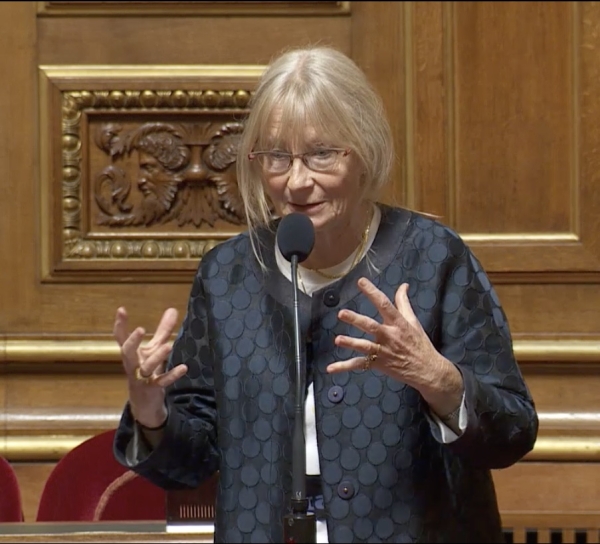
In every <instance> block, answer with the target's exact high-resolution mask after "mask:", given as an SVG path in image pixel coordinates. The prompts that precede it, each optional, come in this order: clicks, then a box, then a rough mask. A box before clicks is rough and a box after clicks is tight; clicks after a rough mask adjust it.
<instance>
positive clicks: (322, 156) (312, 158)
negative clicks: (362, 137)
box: [248, 147, 350, 174]
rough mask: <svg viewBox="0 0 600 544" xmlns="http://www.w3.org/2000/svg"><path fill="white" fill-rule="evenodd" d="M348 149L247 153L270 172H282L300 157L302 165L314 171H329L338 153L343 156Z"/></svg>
mask: <svg viewBox="0 0 600 544" xmlns="http://www.w3.org/2000/svg"><path fill="white" fill-rule="evenodd" d="M348 153H350V149H340V148H336V147H328V148H324V147H321V148H319V149H314V150H313V151H307V152H306V153H287V152H286V151H254V152H252V153H249V154H248V158H249V159H250V160H251V161H252V160H254V159H257V160H258V162H259V163H260V165H261V166H262V167H263V168H264V169H265V170H266V171H267V172H269V173H271V174H283V173H284V172H287V171H288V170H289V169H290V168H291V167H292V163H293V162H294V159H296V158H298V159H301V160H302V162H303V163H304V165H305V166H306V167H307V168H309V169H310V170H313V171H315V172H331V170H333V169H335V167H336V166H337V164H338V161H339V158H340V155H341V156H342V157H345V156H346V155H348Z"/></svg>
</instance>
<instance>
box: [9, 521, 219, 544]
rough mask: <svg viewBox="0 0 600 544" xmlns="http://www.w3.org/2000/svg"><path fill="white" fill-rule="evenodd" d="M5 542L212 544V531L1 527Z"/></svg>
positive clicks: (121, 525)
mask: <svg viewBox="0 0 600 544" xmlns="http://www.w3.org/2000/svg"><path fill="white" fill-rule="evenodd" d="M3 542H128V543H135V542H139V543H144V544H146V543H152V542H156V543H159V542H161V543H164V542H169V543H170V542H172V543H175V542H197V543H201V544H204V543H208V542H211V543H212V542H213V527H212V525H210V524H209V525H207V526H206V527H203V528H201V529H200V528H198V530H194V531H193V532H189V529H188V530H187V531H186V532H179V530H178V531H177V532H175V531H174V530H172V529H171V528H169V529H168V530H167V525H166V523H165V522H164V521H147V522H111V521H105V522H100V523H89V522H78V523H74V522H56V523H0V543H3Z"/></svg>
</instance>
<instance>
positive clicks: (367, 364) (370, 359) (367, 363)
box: [363, 354, 377, 370]
mask: <svg viewBox="0 0 600 544" xmlns="http://www.w3.org/2000/svg"><path fill="white" fill-rule="evenodd" d="M375 360H377V355H376V354H375V355H365V364H364V366H363V370H369V368H371V363H372V362H373V361H375Z"/></svg>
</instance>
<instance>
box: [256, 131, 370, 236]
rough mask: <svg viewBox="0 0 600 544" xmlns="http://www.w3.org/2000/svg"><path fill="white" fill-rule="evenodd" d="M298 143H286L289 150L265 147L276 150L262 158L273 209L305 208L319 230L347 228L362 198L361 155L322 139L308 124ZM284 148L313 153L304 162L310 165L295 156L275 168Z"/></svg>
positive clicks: (283, 158)
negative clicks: (290, 162) (285, 168)
mask: <svg viewBox="0 0 600 544" xmlns="http://www.w3.org/2000/svg"><path fill="white" fill-rule="evenodd" d="M297 142H298V143H297V144H295V145H290V146H286V147H288V148H287V149H280V148H274V149H273V148H270V149H264V151H271V152H279V153H275V154H271V155H268V156H263V157H262V173H263V179H264V184H265V190H266V192H267V194H268V195H269V197H270V199H271V201H272V203H273V206H274V207H275V210H276V212H277V213H278V214H279V215H280V216H282V217H283V216H285V215H288V214H290V213H297V212H299V213H303V214H305V215H307V216H308V217H309V218H310V219H311V221H312V222H313V225H314V227H315V231H317V232H327V231H331V232H334V231H336V230H337V229H340V228H345V227H346V226H347V225H348V224H350V223H351V222H352V220H353V217H354V216H355V213H356V212H357V210H358V207H359V205H360V202H361V199H362V192H361V186H360V185H361V184H360V179H361V172H362V168H361V166H360V162H359V160H358V159H357V157H356V155H354V154H353V153H352V152H351V151H350V150H348V149H344V148H343V147H342V146H340V145H336V144H335V143H334V142H329V141H323V140H322V139H320V138H319V137H318V136H317V135H316V134H315V132H314V130H312V129H307V130H306V131H305V134H304V135H303V137H301V138H298V139H297ZM267 147H268V146H267ZM332 149H335V150H337V151H332ZM285 153H292V154H302V153H309V154H311V155H312V156H305V159H304V161H306V162H308V163H309V165H312V166H313V168H310V167H309V166H307V164H305V162H304V161H303V160H302V158H300V157H296V158H294V159H293V160H292V164H291V166H290V167H289V169H287V170H285V171H282V172H276V171H277V170H279V169H281V167H282V165H283V166H285V165H286V164H287V162H288V158H287V157H286V156H285ZM273 170H275V171H273Z"/></svg>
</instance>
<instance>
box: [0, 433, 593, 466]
mask: <svg viewBox="0 0 600 544" xmlns="http://www.w3.org/2000/svg"><path fill="white" fill-rule="evenodd" d="M92 436H93V435H92V434H90V435H39V436H5V437H4V440H2V441H1V442H0V444H1V448H0V455H3V456H4V457H5V458H6V459H8V460H10V461H46V462H47V461H58V460H59V459H61V458H62V457H63V456H64V455H65V454H66V453H67V452H69V451H71V450H72V449H73V448H75V447H77V446H78V445H79V444H81V443H82V442H83V441H84V440H87V439H89V438H91V437H92ZM599 460H600V436H598V437H597V438H596V437H591V436H590V437H571V436H563V437H551V438H550V437H543V436H542V437H540V438H538V440H537V442H536V443H535V446H534V448H533V450H532V451H531V452H530V453H528V454H527V455H526V456H525V458H524V461H554V462H584V461H585V462H587V461H596V462H597V461H599Z"/></svg>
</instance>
